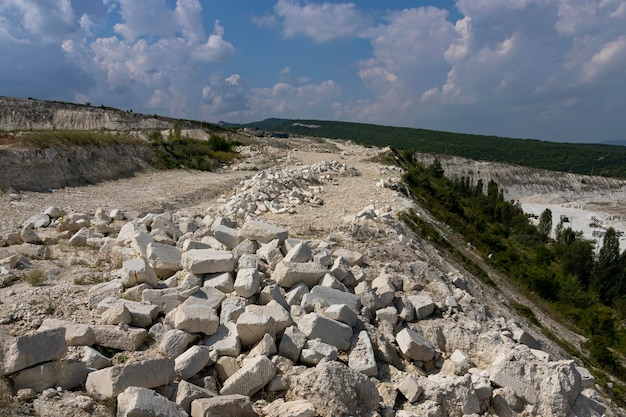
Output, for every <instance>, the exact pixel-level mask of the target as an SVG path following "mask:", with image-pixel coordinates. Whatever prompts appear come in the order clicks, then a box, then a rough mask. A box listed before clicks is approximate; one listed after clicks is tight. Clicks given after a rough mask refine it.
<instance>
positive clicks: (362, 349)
mask: <svg viewBox="0 0 626 417" xmlns="http://www.w3.org/2000/svg"><path fill="white" fill-rule="evenodd" d="M348 366H349V367H350V368H351V369H354V370H355V371H358V372H361V373H363V374H365V375H367V376H376V374H378V367H377V365H376V357H375V356H374V347H373V346H372V341H371V340H370V337H369V335H368V334H367V331H365V330H363V331H361V332H359V334H358V335H357V337H356V338H355V339H354V341H353V342H352V347H351V349H350V353H349V355H348Z"/></svg>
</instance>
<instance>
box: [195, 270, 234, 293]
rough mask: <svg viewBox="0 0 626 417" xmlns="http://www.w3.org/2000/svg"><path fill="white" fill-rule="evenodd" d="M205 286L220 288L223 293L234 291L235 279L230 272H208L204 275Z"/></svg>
mask: <svg viewBox="0 0 626 417" xmlns="http://www.w3.org/2000/svg"><path fill="white" fill-rule="evenodd" d="M203 286H204V287H205V288H208V287H212V288H215V289H218V290H220V291H221V292H223V293H224V294H229V293H231V292H233V291H235V279H234V278H233V273H232V272H220V273H217V274H208V275H205V277H204V284H203Z"/></svg>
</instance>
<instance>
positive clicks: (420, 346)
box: [396, 328, 435, 362]
mask: <svg viewBox="0 0 626 417" xmlns="http://www.w3.org/2000/svg"><path fill="white" fill-rule="evenodd" d="M396 342H397V343H398V346H399V347H400V350H401V351H402V353H404V354H405V355H406V356H407V357H409V358H411V359H413V360H416V361H424V362H426V361H429V360H431V359H432V358H434V357H435V346H434V345H433V344H432V343H431V342H430V340H428V339H426V338H425V337H424V336H422V335H421V334H419V333H417V332H416V331H414V330H411V329H409V328H404V329H402V330H401V331H400V332H398V334H397V335H396Z"/></svg>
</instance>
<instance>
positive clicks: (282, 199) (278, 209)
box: [220, 161, 359, 219]
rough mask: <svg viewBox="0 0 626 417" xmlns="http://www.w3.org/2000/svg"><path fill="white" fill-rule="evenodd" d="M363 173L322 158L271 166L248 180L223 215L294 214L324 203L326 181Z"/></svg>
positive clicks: (223, 211) (223, 209)
mask: <svg viewBox="0 0 626 417" xmlns="http://www.w3.org/2000/svg"><path fill="white" fill-rule="evenodd" d="M357 175H359V172H358V171H357V170H356V169H355V168H353V167H351V166H349V165H346V164H344V163H341V162H337V161H321V162H318V163H316V164H313V165H308V166H302V167H299V168H269V169H266V170H263V171H261V172H259V173H257V174H256V175H254V176H253V177H252V178H250V179H248V180H245V181H243V182H242V183H241V185H240V186H239V187H238V188H237V189H236V190H235V193H234V195H233V196H232V197H231V198H230V199H229V200H228V201H224V204H223V205H222V206H221V207H220V212H221V214H222V215H223V216H226V217H233V218H238V219H242V218H244V217H245V216H246V215H249V214H253V215H256V216H258V215H262V214H263V213H266V212H271V213H274V214H282V213H290V212H291V213H293V212H294V211H295V209H296V207H297V206H299V205H301V204H312V205H317V206H321V205H323V204H324V200H323V199H322V198H321V197H320V196H319V194H320V193H322V192H323V190H324V185H325V184H333V183H334V181H336V179H337V177H338V176H357Z"/></svg>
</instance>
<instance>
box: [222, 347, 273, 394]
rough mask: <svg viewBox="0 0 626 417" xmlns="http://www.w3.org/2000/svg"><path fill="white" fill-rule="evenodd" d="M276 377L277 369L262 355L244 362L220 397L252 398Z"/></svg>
mask: <svg viewBox="0 0 626 417" xmlns="http://www.w3.org/2000/svg"><path fill="white" fill-rule="evenodd" d="M275 375H276V367H275V366H274V364H273V363H272V361H270V360H269V359H268V358H267V356H264V355H260V356H256V357H254V358H251V359H249V360H247V361H245V362H244V364H243V366H242V368H241V369H239V370H238V371H237V372H235V373H234V374H233V375H231V376H230V377H229V378H228V379H227V380H226V381H225V382H224V386H223V387H222V389H221V390H220V395H232V394H240V395H247V396H252V395H254V394H255V393H256V392H257V391H259V390H260V389H261V388H263V387H264V386H265V385H266V384H267V383H268V382H270V381H271V380H272V378H274V376H275Z"/></svg>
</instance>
